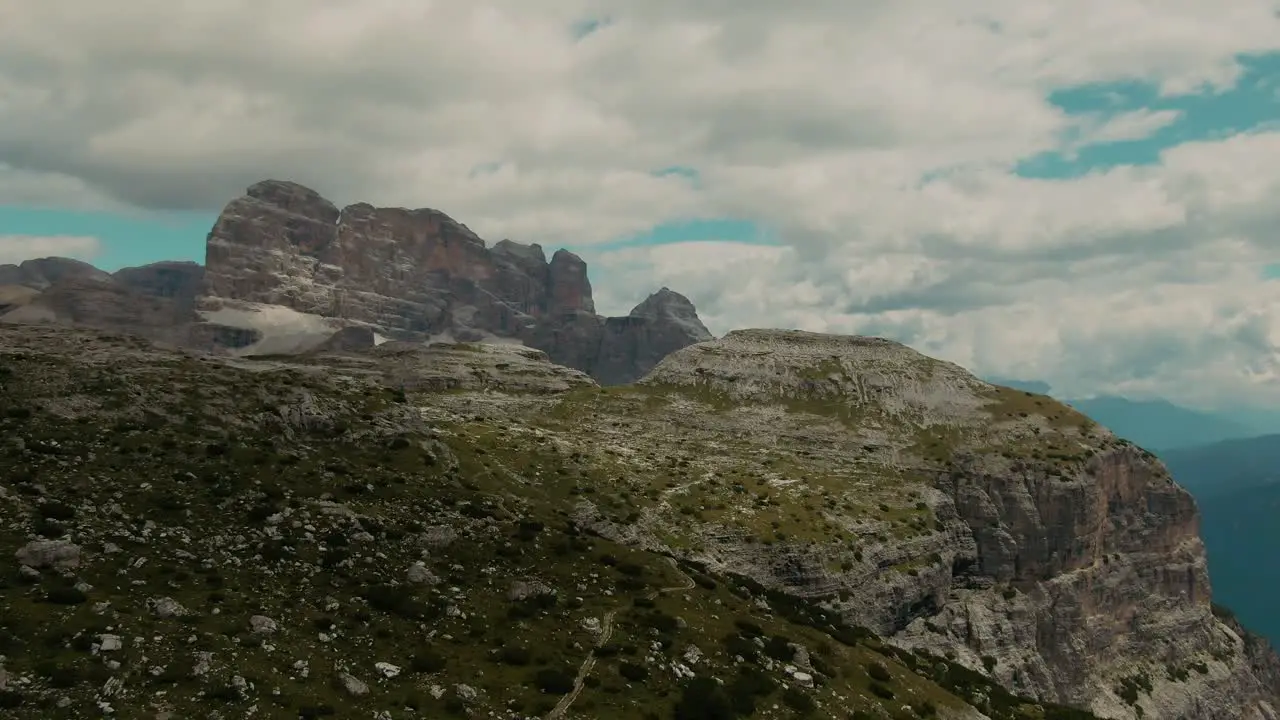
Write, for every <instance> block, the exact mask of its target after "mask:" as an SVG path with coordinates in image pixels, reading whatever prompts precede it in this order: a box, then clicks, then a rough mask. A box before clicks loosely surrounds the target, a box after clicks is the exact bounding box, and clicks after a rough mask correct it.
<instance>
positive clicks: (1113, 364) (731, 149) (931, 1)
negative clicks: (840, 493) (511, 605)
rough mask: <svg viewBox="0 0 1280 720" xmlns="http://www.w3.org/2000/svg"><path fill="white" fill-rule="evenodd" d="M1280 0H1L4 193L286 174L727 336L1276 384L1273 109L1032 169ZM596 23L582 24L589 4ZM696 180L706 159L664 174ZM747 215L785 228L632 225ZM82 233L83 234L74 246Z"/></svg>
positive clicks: (210, 198)
mask: <svg viewBox="0 0 1280 720" xmlns="http://www.w3.org/2000/svg"><path fill="white" fill-rule="evenodd" d="M1278 9H1280V6H1278V5H1277V2H1276V0H1235V1H1234V2H1231V3H1227V4H1215V3H1207V2H1203V1H1202V0H1168V1H1167V2H1161V3H1152V2H1148V1H1147V0H1078V1H1077V2H1073V3H1055V2H1049V1H1048V0H1041V1H1036V0H974V1H973V2H964V3H959V2H949V1H946V0H894V2H888V1H887V0H869V1H867V2H835V1H834V0H812V1H811V2H805V3H778V2H772V1H770V2H765V1H764V0H735V1H734V2H728V0H680V1H678V2H677V1H676V0H647V1H646V2H637V1H636V0H547V1H545V2H536V3H534V2H517V1H516V0H473V1H470V2H462V1H461V0H436V1H434V2H405V1H403V0H361V1H360V2H356V1H355V0H257V1H256V2H252V3H250V2H248V1H247V0H219V1H217V2H215V1H214V0H195V1H192V2H184V3H172V2H161V1H160V0H119V1H118V2H115V3H111V4H96V5H95V4H92V3H83V2H78V1H77V0H46V1H45V2H40V3H36V2H28V3H18V4H16V5H15V6H14V7H12V8H6V10H5V11H4V13H3V20H4V21H3V22H0V204H29V205H62V206H67V207H72V206H76V207H85V206H92V207H111V206H115V207H140V208H148V209H197V210H216V209H217V208H218V207H220V206H221V205H222V204H223V203H225V202H226V201H227V200H229V199H230V198H231V197H233V196H234V195H236V194H238V193H240V192H241V191H242V190H243V188H244V187H245V186H246V185H248V184H250V183H252V182H254V181H257V180H260V179H263V178H267V177H276V178H287V179H293V180H296V181H299V182H302V183H305V184H308V185H312V186H314V187H316V188H317V189H319V190H321V191H322V192H324V193H325V194H327V195H329V196H330V197H332V198H333V199H334V200H336V201H338V202H354V201H358V200H365V201H370V202H374V203H379V204H395V205H412V206H423V205H426V206H432V207H438V208H441V209H443V210H445V211H447V212H449V213H451V214H453V215H454V216H456V217H458V218H459V219H460V220H462V221H464V222H466V223H467V224H468V225H469V226H471V227H472V228H474V229H476V230H477V231H478V232H480V233H481V234H482V235H483V236H485V237H488V238H490V239H491V240H498V239H501V238H504V237H510V238H512V239H517V240H522V241H526V242H540V243H543V244H545V245H550V246H558V245H569V246H572V247H574V248H577V249H580V250H581V251H582V252H583V253H584V254H585V255H586V256H587V257H588V259H589V260H590V261H591V262H592V263H593V267H594V271H593V277H594V279H595V284H596V285H597V288H598V294H599V295H600V303H599V304H600V306H601V308H602V309H606V310H610V311H614V312H618V311H624V312H625V311H626V310H627V309H628V308H629V306H630V305H631V304H634V303H635V302H636V301H638V300H639V299H640V298H641V297H643V295H644V294H645V293H646V292H648V291H651V290H653V289H655V288H657V287H658V286H660V285H669V286H670V287H672V288H673V289H676V290H680V291H682V292H685V293H686V294H688V295H690V296H691V297H693V299H694V300H695V301H696V302H697V303H698V305H699V308H700V310H702V312H703V313H704V314H705V315H706V318H707V320H708V324H709V325H710V326H711V327H712V328H713V329H714V330H717V331H720V332H723V331H724V330H726V329H729V328H732V327H739V326H748V325H756V326H758V325H775V326H776V325H787V326H800V327H806V328H811V329H823V330H831V331H841V332H868V333H879V334H886V335H889V336H892V337H897V338H900V339H904V340H907V341H909V342H911V343H913V344H914V345H916V346H917V347H919V348H921V349H923V350H926V351H928V352H932V353H935V354H938V355H941V356H943V357H946V358H948V359H952V360H955V361H957V362H961V363H964V364H966V365H969V366H970V367H972V368H973V369H975V370H978V371H980V372H984V373H997V374H1002V375H1014V376H1021V377H1031V378H1042V379H1045V380H1049V381H1051V382H1053V383H1054V384H1055V385H1057V386H1058V387H1059V388H1061V389H1064V391H1070V392H1073V393H1074V392H1096V391H1124V392H1132V393H1163V394H1166V395H1167V396H1169V397H1173V398H1174V399H1181V400H1184V401H1188V402H1200V403H1209V404H1218V405H1221V404H1224V403H1234V402H1244V401H1256V400H1263V401H1267V402H1271V403H1280V379H1277V378H1278V377H1280V363H1278V361H1277V358H1276V348H1277V347H1278V346H1280V326H1278V323H1280V285H1277V283H1275V282H1273V281H1266V280H1264V279H1263V278H1262V273H1261V271H1262V268H1263V267H1264V266H1265V265H1266V264H1268V263H1275V262H1280V235H1278V234H1277V231H1276V228H1277V227H1280V203H1277V202H1276V201H1275V198H1277V197H1280V128H1277V127H1275V126H1274V125H1272V126H1270V127H1268V128H1261V129H1259V130H1258V131H1256V132H1253V133H1250V134H1246V135H1236V136H1225V137H1217V138H1214V139H1210V140H1203V141H1197V142H1190V143H1185V144H1182V145H1178V146H1175V147H1172V148H1170V149H1168V150H1166V151H1165V152H1164V154H1163V155H1162V156H1161V157H1160V158H1159V160H1158V162H1156V163H1154V164H1148V165H1143V166H1118V167H1111V168H1108V169H1103V170H1099V171H1097V172H1093V173H1089V174H1086V175H1083V176H1080V177H1073V178H1069V179H1060V180H1052V179H1029V178H1025V177H1020V176H1019V175H1017V174H1016V173H1015V168H1016V167H1017V166H1018V163H1019V162H1020V161H1023V160H1026V159H1028V158H1031V157H1035V156H1038V155H1041V154H1044V153H1065V154H1068V155H1069V154H1071V153H1074V152H1077V151H1079V150H1081V149H1082V148H1083V147H1084V146H1085V145H1088V144H1091V143H1100V142H1124V141H1133V140H1142V139H1143V138H1146V137H1149V136H1150V135H1151V134H1153V133H1157V132H1159V131H1161V130H1162V129H1166V128H1168V127H1170V125H1171V124H1173V123H1176V122H1177V121H1178V120H1179V116H1178V114H1177V113H1176V112H1174V111H1170V110H1150V109H1141V108H1136V109H1135V108H1130V107H1126V108H1125V112H1121V113H1111V112H1093V113H1085V114H1079V115H1072V114H1068V113H1066V112H1064V111H1063V110H1062V109H1060V108H1059V107H1057V106H1055V105H1054V104H1052V103H1050V102H1049V101H1048V97H1049V96H1050V94H1051V93H1053V92H1054V91H1056V90H1063V89H1069V88H1072V87H1075V86H1079V85H1084V84H1091V83H1110V82H1128V83H1133V82H1138V83H1149V84H1151V85H1153V86H1154V87H1155V88H1156V89H1157V91H1158V94H1159V95H1161V96H1162V97H1165V98H1169V97H1174V96H1177V95H1181V94H1190V93H1203V94H1213V93H1220V92H1224V91H1226V90H1228V89H1230V88H1232V87H1233V86H1234V85H1235V84H1236V83H1237V82H1239V81H1240V78H1241V73H1242V68H1241V65H1240V63H1239V58H1240V57H1241V56H1242V55H1246V54H1258V53H1268V52H1277V51H1280V22H1278V21H1277V15H1276V12H1277V10H1278ZM592 22H594V24H595V25H596V27H595V29H594V30H593V31H592V32H589V33H586V34H585V35H583V33H581V32H577V33H575V32H574V28H583V27H586V26H587V24H590V23H592ZM671 167H683V168H690V169H692V170H694V171H696V176H697V179H696V181H695V182H691V181H690V180H689V178H687V177H684V176H682V175H680V174H666V175H661V174H658V173H657V172H656V171H658V170H660V169H662V168H671ZM697 217H708V218H715V217H734V218H741V219H746V220H751V221H754V222H757V223H759V224H760V225H761V226H762V227H766V228H768V230H769V235H770V237H773V238H776V240H777V242H778V244H777V245H776V246H762V245H755V244H744V243H736V242H722V243H713V242H705V243H683V244H677V245H669V246H664V247H657V248H636V247H630V248H627V249H625V250H618V249H610V247H609V246H608V245H607V243H608V242H609V241H610V240H614V239H617V238H619V237H627V236H633V235H637V234H640V233H643V232H645V231H646V230H648V229H649V228H651V227H653V226H654V225H657V224H659V223H663V222H670V221H679V220H684V219H691V218H697ZM64 254H65V253H64Z"/></svg>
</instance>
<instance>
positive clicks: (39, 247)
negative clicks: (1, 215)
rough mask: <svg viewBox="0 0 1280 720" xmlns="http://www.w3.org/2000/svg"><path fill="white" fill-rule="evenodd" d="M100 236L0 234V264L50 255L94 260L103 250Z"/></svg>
mask: <svg viewBox="0 0 1280 720" xmlns="http://www.w3.org/2000/svg"><path fill="white" fill-rule="evenodd" d="M101 250H102V248H101V245H100V243H99V242H98V238H95V237H85V236H73V235H47V236H41V235H0V264H8V263H19V262H22V261H23V260H30V259H32V258H42V257H50V256H59V257H70V258H75V259H77V260H92V259H93V258H94V257H96V256H97V255H98V253H99V252H101Z"/></svg>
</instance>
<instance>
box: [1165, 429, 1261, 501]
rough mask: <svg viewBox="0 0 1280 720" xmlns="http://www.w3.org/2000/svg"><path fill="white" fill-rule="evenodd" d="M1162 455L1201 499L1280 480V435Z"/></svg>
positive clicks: (1183, 484)
mask: <svg viewBox="0 0 1280 720" xmlns="http://www.w3.org/2000/svg"><path fill="white" fill-rule="evenodd" d="M1160 459H1161V460H1163V461H1164V463H1165V465H1167V466H1168V467H1169V470H1170V471H1171V472H1172V473H1173V476H1174V477H1175V478H1177V479H1178V482H1179V483H1181V484H1182V486H1183V487H1185V488H1187V489H1188V490H1190V491H1191V492H1192V494H1194V495H1195V496H1196V498H1197V499H1200V500H1202V501H1203V500H1205V499H1207V498H1210V497H1214V496H1216V495H1223V494H1228V493H1236V492H1238V491H1241V490H1248V489H1252V488H1258V487H1261V486H1265V485H1275V484H1280V435H1263V436H1262V437H1253V438H1242V439H1236V440H1224V441H1222V442H1216V443H1210V444H1206V445H1200V446H1196V447H1189V448H1178V449H1175V450H1165V451H1163V452H1161V453H1160Z"/></svg>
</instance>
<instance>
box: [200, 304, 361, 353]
mask: <svg viewBox="0 0 1280 720" xmlns="http://www.w3.org/2000/svg"><path fill="white" fill-rule="evenodd" d="M200 315H201V316H202V317H203V318H204V320H206V321H208V322H211V323H216V324H218V325H224V326H226V327H233V328H242V329H245V330H256V331H257V332H258V333H260V334H261V336H262V339H261V340H259V341H258V342H256V343H254V344H252V345H249V346H247V347H243V348H238V349H237V350H235V351H233V354H235V355H272V354H289V353H299V352H306V351H307V350H310V349H312V348H314V347H316V346H318V345H319V344H320V343H323V342H324V341H325V340H328V339H329V337H330V336H332V335H333V334H334V333H335V332H337V331H338V330H341V329H342V328H343V327H346V326H347V324H348V323H344V322H343V321H341V320H338V319H335V318H327V317H324V316H322V315H313V314H310V313H302V312H298V311H297V310H293V309H291V308H287V307H283V306H281V305H263V304H259V303H244V304H242V305H239V306H237V307H225V306H224V307H222V308H219V309H217V310H205V311H202V312H201V313H200ZM384 342H385V340H384Z"/></svg>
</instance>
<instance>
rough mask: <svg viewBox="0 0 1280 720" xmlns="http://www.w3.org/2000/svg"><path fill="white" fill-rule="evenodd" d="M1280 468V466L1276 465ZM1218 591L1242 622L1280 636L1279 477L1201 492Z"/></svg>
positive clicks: (1275, 637)
mask: <svg viewBox="0 0 1280 720" xmlns="http://www.w3.org/2000/svg"><path fill="white" fill-rule="evenodd" d="M1277 467H1280V466H1277ZM1197 501H1198V503H1199V505H1200V511H1201V513H1202V517H1203V520H1202V522H1201V526H1200V532H1201V534H1202V535H1203V536H1204V543H1205V549H1206V550H1208V553H1209V561H1210V564H1211V566H1212V567H1213V585H1214V594H1215V596H1218V597H1221V598H1222V599H1223V600H1222V601H1223V602H1224V603H1225V604H1226V605H1227V606H1229V607H1230V608H1231V610H1232V611H1234V612H1235V614H1236V615H1238V616H1239V618H1240V621H1241V622H1242V623H1244V624H1245V625H1246V626H1247V627H1248V628H1249V629H1250V630H1253V631H1255V632H1257V633H1259V634H1261V635H1263V636H1264V637H1267V638H1269V639H1271V640H1272V642H1277V641H1280V618H1278V617H1277V616H1276V612H1275V607H1276V598H1280V564H1277V563H1276V562H1274V558H1276V557H1280V523H1277V522H1276V519H1277V518H1280V482H1273V483H1272V484H1269V485H1254V486H1245V487H1240V488H1237V489H1234V490H1229V491H1225V492H1217V493H1213V494H1209V495H1206V496H1204V497H1200V496H1197Z"/></svg>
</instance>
